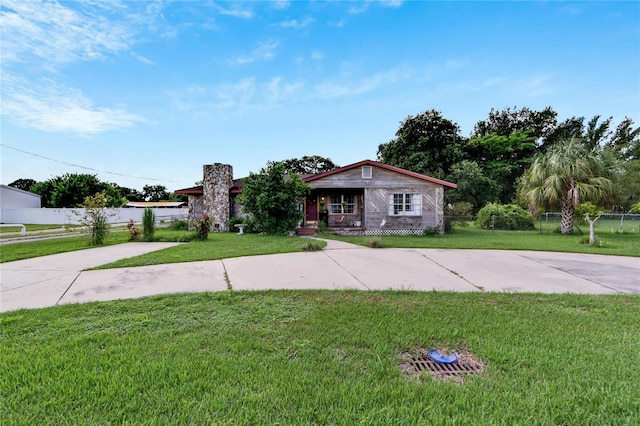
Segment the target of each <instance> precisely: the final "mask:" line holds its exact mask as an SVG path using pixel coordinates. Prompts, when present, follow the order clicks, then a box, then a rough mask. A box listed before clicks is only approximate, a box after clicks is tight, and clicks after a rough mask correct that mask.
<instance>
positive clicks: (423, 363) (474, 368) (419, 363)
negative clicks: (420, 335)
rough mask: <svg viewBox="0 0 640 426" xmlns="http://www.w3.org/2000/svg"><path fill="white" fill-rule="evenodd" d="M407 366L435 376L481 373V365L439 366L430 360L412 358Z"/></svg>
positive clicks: (451, 364)
mask: <svg viewBox="0 0 640 426" xmlns="http://www.w3.org/2000/svg"><path fill="white" fill-rule="evenodd" d="M409 364H410V365H411V366H412V367H414V368H415V369H416V370H418V371H429V372H431V373H435V374H437V375H445V376H460V375H462V374H478V373H480V372H481V371H482V369H483V368H482V364H476V363H473V364H463V363H461V362H452V363H450V364H441V363H439V362H435V361H434V360H432V359H431V358H413V359H411V360H410V361H409Z"/></svg>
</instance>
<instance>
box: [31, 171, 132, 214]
mask: <svg viewBox="0 0 640 426" xmlns="http://www.w3.org/2000/svg"><path fill="white" fill-rule="evenodd" d="M31 191H32V192H34V193H36V194H39V195H40V196H42V205H43V206H44V207H78V206H79V205H81V204H82V203H84V201H85V198H86V197H91V196H94V195H95V194H97V193H99V192H103V193H104V194H105V197H107V198H106V199H107V201H106V202H107V206H108V207H119V206H121V205H122V204H123V198H122V194H120V191H118V189H117V188H115V187H114V186H112V185H111V184H109V183H106V182H101V181H100V180H99V179H98V178H97V177H96V175H90V174H84V173H66V174H64V175H62V176H56V177H53V178H51V179H49V180H47V181H44V182H38V183H37V184H35V185H34V186H32V187H31Z"/></svg>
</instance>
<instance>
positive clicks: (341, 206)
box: [329, 194, 356, 214]
mask: <svg viewBox="0 0 640 426" xmlns="http://www.w3.org/2000/svg"><path fill="white" fill-rule="evenodd" d="M355 211H356V197H355V195H353V194H344V195H332V196H331V198H329V213H332V214H352V213H355Z"/></svg>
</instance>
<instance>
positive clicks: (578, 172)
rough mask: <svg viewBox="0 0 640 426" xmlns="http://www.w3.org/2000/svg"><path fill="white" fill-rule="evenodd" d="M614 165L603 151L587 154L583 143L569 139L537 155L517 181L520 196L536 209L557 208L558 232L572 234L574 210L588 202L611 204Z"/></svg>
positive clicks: (614, 190) (613, 190) (614, 191)
mask: <svg viewBox="0 0 640 426" xmlns="http://www.w3.org/2000/svg"><path fill="white" fill-rule="evenodd" d="M615 173H616V163H615V161H614V159H613V157H612V156H611V155H607V153H606V152H604V151H602V150H592V151H589V150H588V149H587V148H586V147H585V146H584V144H583V143H582V141H580V140H578V139H569V140H566V141H561V142H558V143H556V144H555V145H554V146H552V147H551V148H550V149H549V150H548V151H547V152H546V153H544V154H539V155H538V156H537V157H536V158H535V159H534V160H533V163H532V164H531V166H530V167H529V169H527V171H526V172H525V173H524V175H523V176H522V178H521V179H520V181H519V194H520V196H521V198H522V200H523V201H525V202H526V203H527V204H529V205H532V206H536V207H538V208H558V207H559V208H560V210H561V212H562V219H561V222H560V232H561V233H563V234H568V233H571V232H572V231H573V219H574V212H575V209H576V206H577V205H578V204H580V203H582V202H586V201H591V202H593V203H595V204H603V203H612V201H613V199H614V197H615V195H616V188H615V185H614V183H613V180H612V178H613V177H614V175H615Z"/></svg>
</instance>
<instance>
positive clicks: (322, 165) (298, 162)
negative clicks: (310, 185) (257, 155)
mask: <svg viewBox="0 0 640 426" xmlns="http://www.w3.org/2000/svg"><path fill="white" fill-rule="evenodd" d="M281 163H282V165H283V166H284V170H285V171H286V172H287V173H296V174H298V175H315V174H318V173H324V172H328V171H329V170H333V169H337V168H338V167H340V166H338V165H337V164H335V163H334V162H333V161H331V159H330V158H326V157H321V156H319V155H305V156H304V157H302V158H290V159H288V160H284V161H281Z"/></svg>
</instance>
